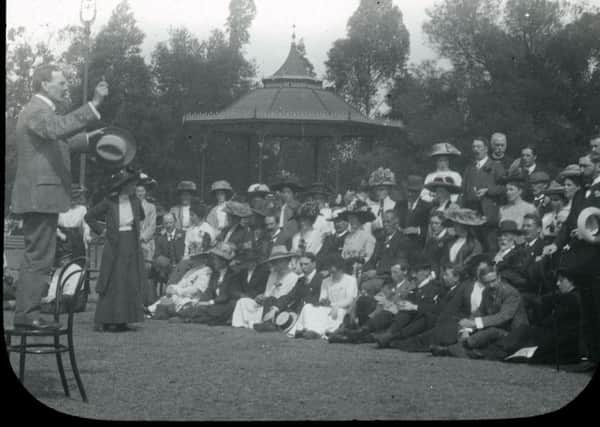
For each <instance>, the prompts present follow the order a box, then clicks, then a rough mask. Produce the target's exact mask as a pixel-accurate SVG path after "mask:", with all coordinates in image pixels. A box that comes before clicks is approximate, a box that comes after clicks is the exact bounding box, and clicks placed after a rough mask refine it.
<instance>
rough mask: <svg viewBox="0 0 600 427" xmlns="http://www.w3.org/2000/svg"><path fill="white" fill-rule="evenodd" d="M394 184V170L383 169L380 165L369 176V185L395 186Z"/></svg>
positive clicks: (372, 186) (374, 186) (371, 186)
mask: <svg viewBox="0 0 600 427" xmlns="http://www.w3.org/2000/svg"><path fill="white" fill-rule="evenodd" d="M395 186H396V176H395V175H394V172H392V171H391V170H390V169H384V168H383V167H380V168H379V169H377V170H376V171H374V172H373V173H372V174H371V176H370V177H369V187H370V188H376V187H395Z"/></svg>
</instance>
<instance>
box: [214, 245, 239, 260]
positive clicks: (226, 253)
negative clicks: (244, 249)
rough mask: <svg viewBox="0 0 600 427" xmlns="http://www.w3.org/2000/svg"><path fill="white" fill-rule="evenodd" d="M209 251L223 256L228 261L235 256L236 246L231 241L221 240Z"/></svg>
mask: <svg viewBox="0 0 600 427" xmlns="http://www.w3.org/2000/svg"><path fill="white" fill-rule="evenodd" d="M208 252H209V253H210V254H212V255H216V256H218V257H221V258H223V259H225V260H226V261H231V260H232V259H233V257H234V256H235V246H234V245H233V244H231V243H226V242H219V243H217V245H216V246H215V247H214V248H212V249H211V250H210V251H208Z"/></svg>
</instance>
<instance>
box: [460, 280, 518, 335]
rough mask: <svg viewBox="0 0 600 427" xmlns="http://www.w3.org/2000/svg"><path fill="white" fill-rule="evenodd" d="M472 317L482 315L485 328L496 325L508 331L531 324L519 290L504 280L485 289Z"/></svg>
mask: <svg viewBox="0 0 600 427" xmlns="http://www.w3.org/2000/svg"><path fill="white" fill-rule="evenodd" d="M471 317H473V318H476V317H480V318H481V322H482V323H483V327H484V328H490V327H496V328H501V329H506V330H507V331H510V330H511V329H514V328H517V327H519V326H521V325H528V324H529V320H528V319H527V313H526V312H525V307H524V305H523V300H522V298H521V295H520V294H519V291H517V290H516V289H515V288H513V287H512V286H510V285H509V284H507V283H506V282H503V281H501V282H500V283H499V284H498V286H497V287H495V288H491V287H487V288H485V289H484V290H483V294H482V296H481V305H480V306H479V309H478V310H477V311H476V312H475V313H473V315H472V316H471Z"/></svg>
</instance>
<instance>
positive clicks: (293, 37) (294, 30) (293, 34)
mask: <svg viewBox="0 0 600 427" xmlns="http://www.w3.org/2000/svg"><path fill="white" fill-rule="evenodd" d="M292 28H293V31H292V43H296V24H294V25H292Z"/></svg>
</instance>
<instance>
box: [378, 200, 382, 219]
mask: <svg viewBox="0 0 600 427" xmlns="http://www.w3.org/2000/svg"><path fill="white" fill-rule="evenodd" d="M379 218H381V219H382V220H383V200H381V201H380V202H379Z"/></svg>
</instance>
